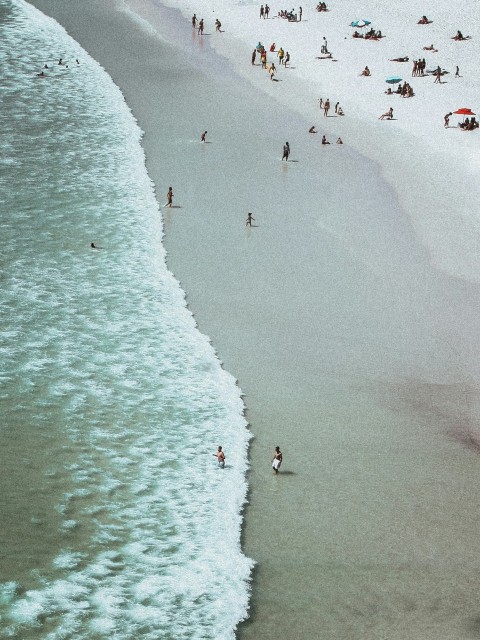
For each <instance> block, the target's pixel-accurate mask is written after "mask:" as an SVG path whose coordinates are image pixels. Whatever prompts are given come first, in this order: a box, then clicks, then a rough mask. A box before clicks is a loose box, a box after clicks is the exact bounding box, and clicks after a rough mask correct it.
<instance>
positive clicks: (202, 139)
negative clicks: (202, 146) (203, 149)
mask: <svg viewBox="0 0 480 640" xmlns="http://www.w3.org/2000/svg"><path fill="white" fill-rule="evenodd" d="M206 141H207V132H206V131H204V132H203V133H202V135H201V137H200V142H206Z"/></svg>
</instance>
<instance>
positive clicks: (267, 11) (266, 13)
mask: <svg viewBox="0 0 480 640" xmlns="http://www.w3.org/2000/svg"><path fill="white" fill-rule="evenodd" d="M269 13H270V7H269V6H268V4H266V5H265V11H264V14H263V17H264V18H268V14H269Z"/></svg>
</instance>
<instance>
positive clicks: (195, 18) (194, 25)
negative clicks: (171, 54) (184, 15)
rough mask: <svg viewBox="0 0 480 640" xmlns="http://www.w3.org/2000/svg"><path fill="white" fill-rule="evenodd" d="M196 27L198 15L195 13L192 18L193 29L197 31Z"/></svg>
mask: <svg viewBox="0 0 480 640" xmlns="http://www.w3.org/2000/svg"><path fill="white" fill-rule="evenodd" d="M196 26H197V14H196V13H194V14H193V16H192V27H193V28H194V29H195V27H196Z"/></svg>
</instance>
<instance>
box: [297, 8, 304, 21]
mask: <svg viewBox="0 0 480 640" xmlns="http://www.w3.org/2000/svg"><path fill="white" fill-rule="evenodd" d="M302 13H303V9H302V7H299V8H298V17H299V21H300V22H301V21H302Z"/></svg>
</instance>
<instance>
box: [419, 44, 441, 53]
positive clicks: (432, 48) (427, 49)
mask: <svg viewBox="0 0 480 640" xmlns="http://www.w3.org/2000/svg"><path fill="white" fill-rule="evenodd" d="M423 50H424V51H433V53H438V49H435V47H434V46H433V44H431V45H430V46H429V47H423Z"/></svg>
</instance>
